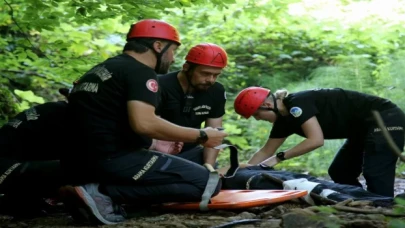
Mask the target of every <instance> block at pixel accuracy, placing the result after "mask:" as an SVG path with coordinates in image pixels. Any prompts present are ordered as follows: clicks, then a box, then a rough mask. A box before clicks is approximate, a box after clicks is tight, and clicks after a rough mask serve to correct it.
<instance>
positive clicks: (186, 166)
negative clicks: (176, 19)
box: [60, 19, 227, 224]
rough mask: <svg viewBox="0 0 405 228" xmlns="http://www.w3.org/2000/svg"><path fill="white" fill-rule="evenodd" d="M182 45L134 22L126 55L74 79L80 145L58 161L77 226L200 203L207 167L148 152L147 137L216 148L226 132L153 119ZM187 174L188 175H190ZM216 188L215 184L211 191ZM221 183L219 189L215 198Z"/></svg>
mask: <svg viewBox="0 0 405 228" xmlns="http://www.w3.org/2000/svg"><path fill="white" fill-rule="evenodd" d="M179 45H180V38H179V34H178V32H177V30H176V29H175V28H174V27H173V26H172V25H170V24H168V23H166V22H163V21H159V20H153V19H147V20H142V21H139V22H137V23H135V24H134V25H132V27H131V29H130V31H129V33H128V35H127V43H126V45H125V47H124V50H123V53H122V54H119V55H117V56H115V57H112V58H109V59H107V60H106V61H104V62H102V63H100V64H98V65H96V66H95V67H93V68H92V69H90V70H89V71H88V72H86V73H85V74H84V75H83V76H82V77H81V78H80V79H79V80H77V81H76V83H75V85H74V88H73V89H72V91H71V93H70V94H69V97H68V101H69V104H68V110H69V114H70V116H71V118H72V122H73V123H74V124H75V126H74V127H75V134H74V140H73V141H72V143H73V144H74V146H75V148H74V149H73V150H72V151H70V153H67V154H65V156H64V157H63V158H62V159H61V164H62V168H63V169H64V170H65V172H66V173H67V174H69V175H70V177H71V178H72V180H75V181H76V183H77V186H66V187H64V188H61V190H60V192H61V195H62V196H63V198H64V199H65V200H64V204H65V205H66V206H67V207H68V209H69V210H70V211H71V214H72V216H74V217H75V218H76V219H78V220H79V221H80V220H81V221H83V220H84V221H88V220H90V221H89V222H96V223H99V224H115V223H117V222H121V221H123V220H124V217H123V215H122V214H121V213H120V211H117V210H115V208H116V207H115V206H119V205H121V204H136V205H137V206H140V207H142V206H148V205H150V204H159V203H165V202H176V201H177V202H181V201H200V200H201V196H202V194H203V192H204V190H205V187H206V185H207V182H208V178H209V171H208V170H207V169H205V168H204V167H203V166H199V165H197V164H194V163H191V162H188V161H185V160H184V159H181V158H178V157H175V156H171V155H168V154H163V153H159V152H156V151H152V150H145V149H143V148H144V146H145V141H144V137H145V136H146V137H148V138H153V139H158V140H165V141H179V142H195V143H198V144H201V145H203V146H205V147H215V146H217V145H219V144H221V143H222V140H223V139H224V137H225V136H226V135H227V134H226V133H225V132H222V131H218V129H214V128H211V127H208V128H205V129H194V128H189V127H180V126H178V125H175V124H172V123H170V122H168V121H166V120H164V119H162V118H159V117H158V116H156V115H155V107H156V106H157V101H158V96H157V94H158V90H159V85H158V83H157V75H156V72H160V73H166V72H167V70H168V67H169V66H170V64H172V63H173V62H174V52H175V50H176V49H177V47H178V46H179ZM185 170H186V172H185ZM214 188H215V186H214ZM219 189H220V186H219V185H218V186H216V189H215V191H214V192H215V193H214V194H216V193H218V192H219Z"/></svg>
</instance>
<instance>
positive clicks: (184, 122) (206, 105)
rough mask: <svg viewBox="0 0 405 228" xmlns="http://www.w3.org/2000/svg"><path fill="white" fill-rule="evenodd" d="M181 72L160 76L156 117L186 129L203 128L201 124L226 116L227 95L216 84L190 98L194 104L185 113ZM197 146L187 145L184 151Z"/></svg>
mask: <svg viewBox="0 0 405 228" xmlns="http://www.w3.org/2000/svg"><path fill="white" fill-rule="evenodd" d="M178 73H179V71H176V72H171V73H168V74H165V75H159V76H158V80H159V87H160V102H159V106H158V108H157V109H156V115H159V116H160V117H162V118H163V119H165V120H167V121H170V122H172V123H175V124H177V125H180V126H184V127H192V128H198V129H200V128H201V124H202V123H203V122H205V121H206V120H207V119H210V118H219V117H222V116H223V115H224V114H225V103H226V93H225V89H224V87H223V85H222V84H220V83H218V82H215V83H214V85H212V86H211V87H210V88H209V89H208V90H206V91H196V92H194V93H192V94H190V96H192V97H193V102H192V105H191V109H190V112H189V113H183V108H184V106H185V105H186V99H185V96H186V94H185V93H184V91H183V89H182V87H181V85H180V82H179V80H178V79H177V74H178ZM193 146H196V144H191V143H190V144H185V145H184V147H183V151H184V150H187V149H190V148H191V147H193Z"/></svg>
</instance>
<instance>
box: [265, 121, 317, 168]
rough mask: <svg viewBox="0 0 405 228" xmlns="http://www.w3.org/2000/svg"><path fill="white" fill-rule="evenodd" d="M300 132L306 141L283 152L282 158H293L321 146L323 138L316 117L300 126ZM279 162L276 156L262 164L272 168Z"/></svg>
mask: <svg viewBox="0 0 405 228" xmlns="http://www.w3.org/2000/svg"><path fill="white" fill-rule="evenodd" d="M301 128H302V131H303V132H304V134H305V136H306V139H305V140H304V141H302V142H301V143H299V144H298V145H296V146H295V147H293V148H291V149H289V150H286V151H284V157H285V158H286V159H290V158H294V157H298V156H301V155H303V154H306V153H308V152H310V151H312V150H315V149H316V148H318V147H321V146H323V143H324V138H323V132H322V129H321V126H320V125H319V122H318V120H317V118H316V116H313V117H311V118H310V119H308V120H307V121H305V122H304V123H303V124H302V125H301ZM279 162H280V161H279V160H278V159H277V158H276V156H272V157H270V158H268V159H267V160H266V161H264V162H262V164H265V165H268V166H274V165H276V164H277V163H279Z"/></svg>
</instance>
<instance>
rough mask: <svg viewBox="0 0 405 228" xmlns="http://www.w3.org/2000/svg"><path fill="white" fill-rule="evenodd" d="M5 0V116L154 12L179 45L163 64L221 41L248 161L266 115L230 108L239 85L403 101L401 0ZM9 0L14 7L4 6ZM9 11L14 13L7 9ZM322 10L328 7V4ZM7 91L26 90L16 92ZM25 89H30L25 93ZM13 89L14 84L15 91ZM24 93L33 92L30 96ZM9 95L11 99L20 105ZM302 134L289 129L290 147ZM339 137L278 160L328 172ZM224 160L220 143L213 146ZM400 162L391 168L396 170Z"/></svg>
mask: <svg viewBox="0 0 405 228" xmlns="http://www.w3.org/2000/svg"><path fill="white" fill-rule="evenodd" d="M378 3H379V1H375V0H370V1H355V0H345V1H340V0H330V1H327V3H325V1H321V0H315V1H300V0H284V1H281V0H271V1H270V0H261V1H244V0H210V1H209V0H193V1H191V0H177V1H170V0H159V1H157V0H148V1H145V0H135V1H125V0H124V1H117V0H108V1H107V0H100V1H94V0H69V1H68V0H45V1H39V0H26V1H22V0H13V1H11V0H6V1H4V0H3V1H2V2H1V3H0V9H1V10H0V83H1V85H2V86H4V87H7V89H6V90H4V89H3V87H2V88H0V111H1V115H2V118H3V119H7V118H8V117H10V116H12V115H14V114H15V110H17V108H19V109H18V110H21V109H23V108H25V107H28V106H32V105H33V104H35V103H38V102H39V103H40V102H42V101H41V100H38V98H36V100H35V99H34V100H32V98H33V96H34V95H35V96H38V97H42V98H43V99H44V101H51V100H57V99H60V98H61V97H60V95H58V93H57V89H58V88H60V87H66V86H70V85H71V83H72V81H74V80H75V79H76V78H78V77H80V76H81V75H82V74H83V73H84V72H86V71H87V70H88V69H90V68H91V67H92V66H93V65H94V64H96V63H98V62H100V61H102V60H104V59H106V58H108V57H109V56H113V55H115V54H117V53H119V52H121V50H122V47H123V44H124V43H125V35H126V33H127V31H128V29H129V26H130V24H131V23H133V22H135V21H137V20H139V19H143V18H160V19H163V20H166V21H168V22H170V23H172V24H174V25H176V26H177V27H178V28H179V30H180V33H181V39H182V43H183V45H181V46H180V48H179V51H178V53H177V61H176V63H175V64H174V65H173V67H172V69H171V70H177V69H180V68H181V66H182V64H183V59H184V56H185V55H186V53H187V51H188V49H189V48H190V47H191V46H193V45H195V44H198V43H200V42H213V43H216V44H219V45H221V46H223V47H224V48H225V49H226V50H227V52H228V55H229V65H228V67H227V68H226V69H225V70H224V73H223V74H222V75H221V76H220V77H219V81H220V82H221V83H222V84H224V86H225V88H226V89H227V94H228V102H227V110H226V115H225V117H224V127H225V128H226V131H227V132H228V133H229V134H230V136H229V137H228V138H227V140H228V143H232V144H235V145H236V146H237V147H238V148H240V151H241V154H240V159H241V161H247V160H248V159H249V158H250V157H251V156H252V154H253V153H254V152H255V151H257V150H258V149H259V148H260V147H261V146H262V145H264V143H265V142H266V140H267V138H268V136H269V132H270V130H271V124H269V123H267V122H260V121H255V120H254V119H249V120H245V119H242V118H241V117H240V116H239V115H236V114H235V113H234V111H233V99H234V97H235V95H236V94H237V92H239V91H240V90H241V89H243V88H245V87H247V86H252V85H261V86H264V87H268V88H271V89H272V90H275V89H280V88H286V89H288V90H289V91H291V92H295V91H300V90H303V89H311V88H315V87H343V88H347V89H353V90H358V91H362V92H367V93H370V94H375V95H379V96H383V97H387V98H389V99H391V100H392V101H394V102H395V103H396V104H398V105H399V106H400V107H401V108H405V96H403V94H405V77H404V76H403V72H404V66H405V58H404V57H405V48H404V47H405V33H404V32H403V31H404V29H403V24H404V23H405V21H404V18H403V17H401V15H403V12H404V10H405V7H404V5H403V3H402V2H401V1H400V0H390V1H389V4H384V5H383V6H382V5H378ZM10 7H12V9H13V10H12V11H11V8H10ZM11 12H12V13H11ZM326 12H327V13H326ZM8 90H10V91H31V92H32V94H31V95H29V96H28V98H27V94H25V95H22V97H21V96H19V95H18V94H17V93H18V92H17V93H15V92H14V93H10V92H8ZM31 92H30V93H31ZM20 95H21V93H20ZM30 96H31V97H30ZM15 102H19V103H18V106H17V105H15ZM302 140H303V138H301V137H299V136H294V137H290V138H289V139H288V140H287V141H286V143H285V144H284V145H283V146H282V148H280V149H281V150H284V149H288V148H290V147H292V146H294V145H296V144H298V143H299V142H300V141H302ZM342 142H343V140H333V141H332V140H331V141H326V142H325V145H324V146H323V147H322V148H319V149H317V150H316V151H314V152H311V153H308V154H306V155H304V156H301V157H299V158H295V159H292V160H289V161H286V162H283V163H282V164H280V166H279V167H280V168H283V169H289V170H294V171H299V172H305V171H309V172H310V173H311V174H314V175H326V174H327V167H328V165H329V163H330V162H331V160H332V159H333V156H334V154H335V153H336V151H337V150H338V149H339V147H340V145H341V143H342ZM220 161H221V162H222V163H225V162H228V161H227V153H223V154H221V155H220ZM404 169H405V167H404V166H401V167H400V168H399V169H398V171H400V170H404Z"/></svg>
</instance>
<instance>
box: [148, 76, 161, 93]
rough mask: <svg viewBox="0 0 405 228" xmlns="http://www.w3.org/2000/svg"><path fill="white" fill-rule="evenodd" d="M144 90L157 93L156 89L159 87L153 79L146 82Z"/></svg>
mask: <svg viewBox="0 0 405 228" xmlns="http://www.w3.org/2000/svg"><path fill="white" fill-rule="evenodd" d="M146 88H148V90H150V91H152V92H154V93H156V92H157V91H158V89H159V86H158V83H157V81H156V80H155V79H149V80H148V81H147V82H146Z"/></svg>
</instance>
